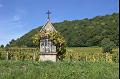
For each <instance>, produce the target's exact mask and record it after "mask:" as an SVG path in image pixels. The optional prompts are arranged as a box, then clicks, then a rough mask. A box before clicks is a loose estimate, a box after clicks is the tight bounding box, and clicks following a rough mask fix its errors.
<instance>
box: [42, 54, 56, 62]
mask: <svg viewBox="0 0 120 79" xmlns="http://www.w3.org/2000/svg"><path fill="white" fill-rule="evenodd" d="M40 61H53V62H56V55H40Z"/></svg>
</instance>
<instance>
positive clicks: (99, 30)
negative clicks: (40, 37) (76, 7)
mask: <svg viewBox="0 0 120 79" xmlns="http://www.w3.org/2000/svg"><path fill="white" fill-rule="evenodd" d="M53 26H54V27H55V29H56V30H57V31H58V32H60V33H61V34H62V35H63V36H64V38H65V41H66V45H67V46H69V47H90V46H101V43H102V44H103V41H104V40H106V39H107V40H109V41H108V42H112V43H113V44H114V46H119V13H113V14H111V15H105V16H96V17H94V18H92V19H88V18H85V19H82V20H72V21H68V20H64V21H63V22H58V23H53ZM40 29H41V26H39V27H38V28H35V29H32V30H31V31H30V32H29V33H27V34H25V35H24V36H22V37H20V38H18V39H17V40H14V39H12V40H11V41H10V42H9V44H7V45H6V47H38V45H35V44H34V43H33V40H32V37H33V36H34V35H35V34H36V33H37V32H38V31H39V30H40ZM107 40H106V41H107Z"/></svg>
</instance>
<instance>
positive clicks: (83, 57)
mask: <svg viewBox="0 0 120 79" xmlns="http://www.w3.org/2000/svg"><path fill="white" fill-rule="evenodd" d="M39 54H40V52H39V49H38V48H7V49H5V48H4V49H0V60H34V61H39ZM64 60H79V61H104V60H105V61H106V60H107V61H108V62H119V61H118V60H119V49H118V48H116V49H113V52H112V53H111V54H106V53H102V48H100V47H71V48H70V47H69V48H67V51H66V54H65V58H64Z"/></svg>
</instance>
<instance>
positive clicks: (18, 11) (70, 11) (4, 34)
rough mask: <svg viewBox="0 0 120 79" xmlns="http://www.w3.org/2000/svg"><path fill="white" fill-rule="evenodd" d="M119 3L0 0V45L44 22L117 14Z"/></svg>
mask: <svg viewBox="0 0 120 79" xmlns="http://www.w3.org/2000/svg"><path fill="white" fill-rule="evenodd" d="M118 7H119V0H0V45H1V44H4V45H6V44H7V43H9V41H10V40H11V39H17V38H19V37H21V36H23V35H24V34H26V33H28V32H29V31H31V30H32V29H35V28H37V27H38V26H42V25H44V24H45V23H46V21H47V14H46V12H47V11H48V10H50V11H51V12H52V14H51V15H50V17H51V21H52V22H53V23H55V22H62V21H64V20H81V19H84V18H93V17H95V16H103V15H106V14H112V13H114V12H117V13H118V12H119V10H118V9H119V8H118Z"/></svg>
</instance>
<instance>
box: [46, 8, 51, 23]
mask: <svg viewBox="0 0 120 79" xmlns="http://www.w3.org/2000/svg"><path fill="white" fill-rule="evenodd" d="M46 14H48V18H47V19H48V20H49V21H50V14H51V12H50V11H49V10H48V12H47V13H46Z"/></svg>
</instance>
